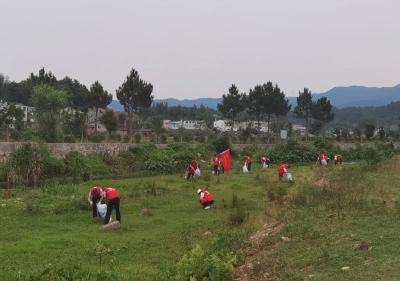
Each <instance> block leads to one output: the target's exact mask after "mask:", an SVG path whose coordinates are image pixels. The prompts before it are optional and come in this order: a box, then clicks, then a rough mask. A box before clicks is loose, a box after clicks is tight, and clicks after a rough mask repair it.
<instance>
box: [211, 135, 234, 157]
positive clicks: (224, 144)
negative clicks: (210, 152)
mask: <svg viewBox="0 0 400 281" xmlns="http://www.w3.org/2000/svg"><path fill="white" fill-rule="evenodd" d="M213 146H214V148H215V151H216V152H217V153H221V152H223V151H225V150H227V149H230V148H231V143H230V141H229V137H228V136H226V135H225V136H221V137H219V138H217V139H215V140H214V141H213Z"/></svg>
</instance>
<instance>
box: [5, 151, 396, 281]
mask: <svg viewBox="0 0 400 281" xmlns="http://www.w3.org/2000/svg"><path fill="white" fill-rule="evenodd" d="M236 166H237V167H239V165H236ZM292 172H293V174H294V176H295V183H294V184H288V183H278V181H277V176H276V171H275V169H269V170H264V171H261V170H260V169H257V167H255V169H254V171H253V172H252V173H251V174H241V173H240V172H239V170H235V171H232V172H231V173H228V174H225V175H222V176H220V177H216V176H212V175H205V176H203V177H202V179H201V180H197V181H195V182H187V181H185V180H184V179H183V176H182V175H168V176H157V177H148V178H138V179H129V180H109V181H101V182H87V183H85V184H80V185H56V184H51V183H48V184H47V185H46V186H45V187H43V188H40V189H37V190H30V191H18V192H13V193H7V192H3V193H2V199H1V207H0V210H1V216H0V222H1V228H0V237H1V243H0V259H1V261H2V262H1V263H0V272H1V278H0V279H1V280H47V279H46V278H47V277H46V276H50V272H60V271H65V272H66V273H63V274H61V275H62V276H64V279H60V280H82V279H78V278H75V277H73V276H72V275H70V272H75V271H82V272H89V273H91V272H100V274H102V276H103V277H102V278H100V279H96V280H174V278H173V277H174V276H175V272H176V265H177V263H178V262H179V261H180V260H181V258H182V256H184V255H185V254H187V253H189V252H190V251H191V249H193V247H195V246H196V245H197V244H199V245H201V246H202V247H204V249H209V247H212V249H215V248H218V247H220V248H227V249H229V251H233V253H232V255H233V256H236V257H237V264H241V263H242V262H243V261H244V260H245V257H243V256H242V255H241V254H239V252H237V250H238V247H239V246H240V245H242V246H243V241H245V240H246V238H247V237H249V236H250V235H251V234H252V233H254V232H255V231H256V230H257V229H259V228H260V227H261V226H262V225H263V224H264V223H265V222H268V221H280V222H281V223H282V225H283V227H282V228H281V230H280V231H279V232H278V233H276V234H274V235H270V236H268V237H265V238H264V240H263V242H262V244H261V245H258V246H257V248H256V249H254V250H255V251H256V252H258V254H257V255H256V257H257V266H252V267H251V268H252V272H250V273H251V274H250V275H251V276H252V278H251V280H268V279H262V278H261V277H260V275H259V273H261V272H263V271H264V270H265V269H268V271H269V272H270V273H271V274H272V275H274V276H275V277H276V278H279V279H280V280H284V281H300V280H323V281H325V280H327V281H329V280H360V281H361V280H385V281H388V280H400V270H399V269H398V266H397V265H398V264H399V262H400V254H399V251H398V249H399V248H400V239H399V238H398V234H399V233H400V224H399V222H400V220H399V215H400V191H399V187H400V176H399V172H400V159H399V158H395V159H393V160H390V161H387V162H385V163H383V164H380V165H378V166H377V167H374V168H371V167H369V166H364V165H361V164H354V165H343V167H329V168H328V169H321V168H319V167H316V166H314V165H313V166H302V167H294V168H293V169H292ZM94 184H100V185H104V186H116V187H118V188H119V189H120V193H121V194H122V197H123V198H122V202H121V204H122V210H121V212H122V224H123V226H122V228H121V229H119V230H116V231H113V232H110V233H103V232H101V231H100V230H99V227H100V224H99V223H98V222H93V221H92V219H91V213H90V209H89V206H88V204H87V201H86V196H87V190H88V187H89V186H91V185H94ZM205 186H209V190H210V191H211V192H212V193H213V194H214V195H215V197H216V206H215V208H214V209H211V210H202V209H201V208H200V204H199V202H198V199H197V196H196V194H195V190H196V189H197V188H199V187H205ZM234 194H235V195H236V196H237V198H238V200H236V198H235V196H233V195H234ZM237 202H239V203H237ZM238 205H240V207H241V209H242V210H244V212H245V215H244V216H243V215H242V216H239V219H240V218H243V217H246V218H247V220H246V221H245V222H244V223H240V222H238V221H237V220H238V218H237V216H235V214H237V209H238V208H237V207H236V208H233V206H238ZM143 208H148V209H149V210H150V211H151V213H152V214H151V215H150V216H142V215H140V211H141V210H142V209H143ZM282 236H285V237H288V238H289V241H282V239H281V237H282ZM360 242H367V243H368V245H369V250H367V251H362V250H355V249H353V247H354V245H355V244H356V243H360ZM236 254H237V255H236ZM343 267H348V269H346V270H342V268H343ZM65 276H66V277H65ZM29 278H31V279H29ZM279 279H270V280H279ZM175 280H176V279H175Z"/></svg>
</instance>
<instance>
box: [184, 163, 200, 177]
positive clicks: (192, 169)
mask: <svg viewBox="0 0 400 281" xmlns="http://www.w3.org/2000/svg"><path fill="white" fill-rule="evenodd" d="M200 174H201V172H200V164H199V162H197V161H196V160H192V162H191V163H190V165H189V166H188V167H187V169H186V174H185V178H186V179H187V180H189V179H193V178H194V177H200Z"/></svg>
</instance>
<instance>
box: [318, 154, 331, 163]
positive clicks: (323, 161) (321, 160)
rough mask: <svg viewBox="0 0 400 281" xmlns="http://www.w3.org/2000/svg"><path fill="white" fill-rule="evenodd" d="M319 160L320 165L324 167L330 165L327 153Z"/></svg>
mask: <svg viewBox="0 0 400 281" xmlns="http://www.w3.org/2000/svg"><path fill="white" fill-rule="evenodd" d="M318 160H319V164H321V165H322V166H326V165H328V162H329V157H328V155H326V154H325V153H322V154H321V155H320V156H319V157H318Z"/></svg>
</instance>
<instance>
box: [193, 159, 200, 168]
mask: <svg viewBox="0 0 400 281" xmlns="http://www.w3.org/2000/svg"><path fill="white" fill-rule="evenodd" d="M192 167H193V169H195V170H197V169H198V168H200V166H199V162H197V161H196V160H192Z"/></svg>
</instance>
